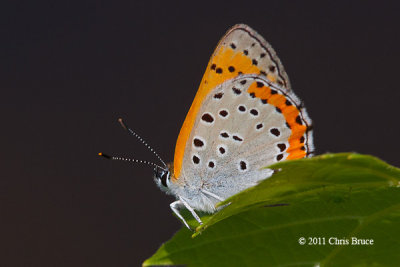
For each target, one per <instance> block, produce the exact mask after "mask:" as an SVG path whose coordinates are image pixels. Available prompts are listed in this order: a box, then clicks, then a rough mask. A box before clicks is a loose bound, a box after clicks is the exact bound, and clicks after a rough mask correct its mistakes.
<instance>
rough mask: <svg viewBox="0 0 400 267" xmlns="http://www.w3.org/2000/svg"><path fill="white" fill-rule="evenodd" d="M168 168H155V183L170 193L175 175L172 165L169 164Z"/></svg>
mask: <svg viewBox="0 0 400 267" xmlns="http://www.w3.org/2000/svg"><path fill="white" fill-rule="evenodd" d="M167 167H168V168H166V169H164V168H160V167H155V168H154V181H155V182H156V184H157V185H158V187H160V188H161V190H163V191H169V189H170V185H171V179H172V178H173V173H174V172H173V170H172V164H167Z"/></svg>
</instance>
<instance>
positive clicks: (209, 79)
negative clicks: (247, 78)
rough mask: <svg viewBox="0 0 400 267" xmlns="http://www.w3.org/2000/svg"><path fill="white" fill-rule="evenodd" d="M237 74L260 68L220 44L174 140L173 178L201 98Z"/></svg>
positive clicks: (271, 77)
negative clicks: (176, 138)
mask: <svg viewBox="0 0 400 267" xmlns="http://www.w3.org/2000/svg"><path fill="white" fill-rule="evenodd" d="M239 74H260V69H259V68H258V67H257V66H255V65H253V64H252V61H251V59H250V58H249V57H247V56H246V55H244V54H243V53H242V52H237V51H234V50H233V49H231V48H230V47H226V46H221V47H220V48H219V49H218V50H216V51H215V53H214V56H213V57H211V60H210V62H209V63H208V66H207V69H206V72H205V73H204V76H203V79H202V81H201V83H200V87H199V90H198V91H197V94H196V96H195V98H194V100H193V103H192V106H191V107H190V109H189V112H188V114H187V115H186V119H185V121H184V123H183V125H182V128H181V131H180V133H179V136H178V140H177V141H176V146H175V156H174V175H175V179H178V178H179V177H180V173H181V168H182V161H183V156H184V152H185V147H186V143H187V140H188V138H189V136H190V133H191V131H192V128H193V125H194V121H195V119H196V116H197V113H198V112H199V110H200V107H201V104H202V102H203V100H204V99H205V97H206V96H207V95H208V94H209V93H210V91H211V90H213V89H214V88H216V87H217V86H218V85H220V84H221V83H223V82H225V81H227V80H229V79H232V78H234V77H236V76H238V75H239ZM268 76H270V77H268ZM268 76H267V77H268V78H269V79H270V80H271V81H273V82H274V81H276V76H274V75H269V74H268Z"/></svg>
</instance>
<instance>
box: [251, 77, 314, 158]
mask: <svg viewBox="0 0 400 267" xmlns="http://www.w3.org/2000/svg"><path fill="white" fill-rule="evenodd" d="M247 92H248V93H254V94H255V96H256V97H257V98H260V99H265V100H267V101H268V104H271V105H273V106H275V107H276V108H278V109H279V110H280V111H281V112H282V115H283V116H284V117H285V120H286V123H287V126H288V127H289V128H290V129H291V131H292V134H291V135H290V137H289V148H288V149H287V150H286V152H287V153H288V154H289V155H288V156H287V159H297V158H304V157H305V156H306V149H305V146H304V137H303V136H304V133H305V132H306V130H307V127H306V126H305V125H303V122H302V120H301V118H300V117H299V116H300V111H299V109H298V108H297V107H296V106H294V105H293V104H292V103H291V102H289V103H287V102H286V100H287V98H286V97H285V96H284V95H281V94H278V93H277V92H276V91H275V92H274V94H272V93H271V92H272V90H271V88H269V87H267V86H263V87H258V86H257V82H254V83H252V84H251V85H250V86H249V88H248V90H247ZM288 104H289V105H288ZM302 137H303V138H302Z"/></svg>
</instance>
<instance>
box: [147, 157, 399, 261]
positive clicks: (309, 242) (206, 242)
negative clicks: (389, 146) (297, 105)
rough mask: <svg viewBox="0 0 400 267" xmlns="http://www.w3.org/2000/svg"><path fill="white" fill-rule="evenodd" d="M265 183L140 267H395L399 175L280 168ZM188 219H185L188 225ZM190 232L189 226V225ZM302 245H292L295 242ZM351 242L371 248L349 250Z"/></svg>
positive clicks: (340, 160) (313, 162)
mask: <svg viewBox="0 0 400 267" xmlns="http://www.w3.org/2000/svg"><path fill="white" fill-rule="evenodd" d="M269 168H272V169H275V170H279V171H278V172H277V173H276V174H274V175H273V176H272V177H271V178H269V179H266V180H264V181H263V182H261V183H260V184H259V185H257V186H255V187H253V188H250V189H248V190H245V191H243V192H241V193H239V194H237V195H235V196H233V197H231V198H230V199H228V200H226V201H225V202H224V203H221V205H223V204H227V203H230V204H229V205H228V206H226V207H225V208H223V209H221V210H220V211H219V212H217V213H215V214H213V215H206V216H203V217H202V220H203V222H204V224H203V225H202V226H200V227H198V228H197V231H196V232H195V233H194V234H193V232H191V231H189V230H188V229H186V228H182V229H181V230H180V231H179V232H178V233H176V234H175V236H174V237H173V238H172V239H171V240H170V241H168V242H166V243H165V244H163V245H162V246H161V247H160V248H159V249H158V251H157V252H156V253H155V254H154V255H153V256H152V257H151V258H149V259H148V260H146V261H145V262H144V263H143V265H144V266H163V265H186V266H265V265H268V266H277V265H293V266H317V265H319V266H370V265H374V266H393V265H395V264H398V263H400V253H399V252H400V170H399V169H397V168H395V167H392V166H390V165H388V164H386V163H384V162H382V161H381V160H379V159H377V158H374V157H372V156H366V155H359V154H350V153H342V154H328V155H323V156H319V157H314V158H311V159H300V160H290V161H283V162H280V163H278V164H274V165H272V166H270V167H269ZM188 218H189V217H188ZM190 225H196V224H195V222H194V220H193V219H191V220H190ZM302 237H303V238H305V242H306V244H304V245H300V244H299V239H300V238H302ZM353 237H355V238H358V239H364V240H373V244H371V245H354V244H353V243H352V241H353V239H352V238H353Z"/></svg>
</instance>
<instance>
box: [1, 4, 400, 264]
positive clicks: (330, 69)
mask: <svg viewBox="0 0 400 267" xmlns="http://www.w3.org/2000/svg"><path fill="white" fill-rule="evenodd" d="M392 3H393V4H392ZM395 3H396V2H395V1H393V2H389V1H381V2H379V4H378V2H377V1H281V0H277V1H238V2H235V1H229V2H225V3H223V4H222V3H218V2H216V1H214V2H209V3H207V2H204V1H198V2H197V3H190V2H189V1H188V2H180V3H179V4H177V3H176V2H175V4H173V3H172V2H171V1H159V2H155V1H141V2H139V1H133V0H131V1H118V2H111V1H110V2H108V3H106V2H100V1H79V2H78V3H73V2H70V1H12V2H11V1H10V2H2V4H1V7H0V10H1V11H0V12H1V13H0V34H1V35H0V36H1V39H0V48H1V49H0V55H1V56H0V90H1V96H0V119H1V120H0V121H1V128H0V129H1V130H0V147H1V153H0V166H1V174H0V175H1V178H0V216H1V217H0V240H1V242H0V244H1V246H2V248H1V250H0V265H4V266H139V265H140V264H141V262H142V261H143V260H144V259H146V258H147V257H149V256H151V255H152V253H153V252H155V250H156V249H157V248H158V247H159V246H160V245H161V244H162V242H164V241H166V240H168V239H169V238H170V237H171V236H172V235H173V234H174V232H176V231H177V230H178V229H179V228H180V227H182V225H181V223H180V222H179V221H178V220H177V219H176V218H175V217H174V216H173V215H172V214H171V211H170V208H169V203H170V202H172V201H173V198H171V197H168V196H166V195H164V194H163V193H162V192H161V191H160V190H158V188H157V187H156V186H155V184H154V183H153V179H152V170H151V169H150V168H149V167H147V166H138V165H130V164H127V163H124V162H111V161H107V160H105V159H103V158H100V157H98V156H97V153H98V152H100V151H102V152H106V153H111V154H116V155H124V156H128V157H136V158H138V159H150V160H152V159H153V160H155V159H154V158H153V156H152V155H151V154H150V153H149V151H147V150H146V149H145V148H144V147H143V146H142V145H141V144H140V142H137V140H135V139H134V138H132V137H130V136H128V135H127V133H126V132H124V131H123V129H122V128H121V127H120V126H119V125H118V123H117V118H118V117H123V118H124V119H125V121H126V122H127V123H128V124H129V125H130V126H131V127H132V128H134V129H135V130H136V131H137V132H138V133H139V134H141V135H142V136H143V137H144V138H145V139H146V140H148V142H149V143H151V144H152V145H153V146H154V147H155V148H156V149H157V151H159V154H160V155H161V156H162V157H163V158H164V159H165V160H167V161H172V160H173V153H174V146H175V141H176V138H177V136H178V132H179V130H180V127H181V124H182V122H183V120H184V118H185V116H186V112H187V111H188V109H189V107H190V104H191V102H192V100H193V97H194V95H195V93H196V90H197V87H198V85H199V83H200V80H201V77H202V75H203V72H204V70H205V67H206V65H207V62H208V60H209V57H210V55H211V53H212V51H213V49H214V47H215V46H216V44H217V42H218V41H219V39H220V38H221V37H222V35H223V34H224V33H225V31H226V30H227V29H228V28H229V27H231V26H233V25H234V24H236V23H246V24H248V25H250V26H251V27H253V28H254V29H255V30H257V31H258V32H259V33H260V34H261V35H262V36H264V37H265V38H266V39H267V40H268V41H269V42H270V43H271V44H272V46H273V47H274V48H275V49H276V51H277V52H278V54H279V55H280V58H281V60H282V62H283V64H284V66H285V67H286V70H287V72H288V74H289V77H290V78H291V82H292V85H293V88H294V91H295V92H296V94H297V95H298V96H299V97H300V98H302V99H303V100H304V101H305V103H306V107H307V109H308V111H309V114H310V116H311V118H312V119H313V121H314V129H315V131H314V132H315V146H316V149H317V153H318V154H322V153H326V152H345V151H356V152H360V153H366V154H372V155H375V156H377V157H380V158H382V159H383V160H385V161H387V162H389V163H391V164H393V165H396V166H400V158H399V156H398V151H399V149H400V144H399V133H400V131H399V128H400V127H399V100H400V88H399V85H398V81H399V79H398V78H399V74H398V72H399V63H400V54H399V47H400V40H399V25H400V24H399V23H400V19H399V14H398V11H399V6H398V5H397V4H395Z"/></svg>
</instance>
